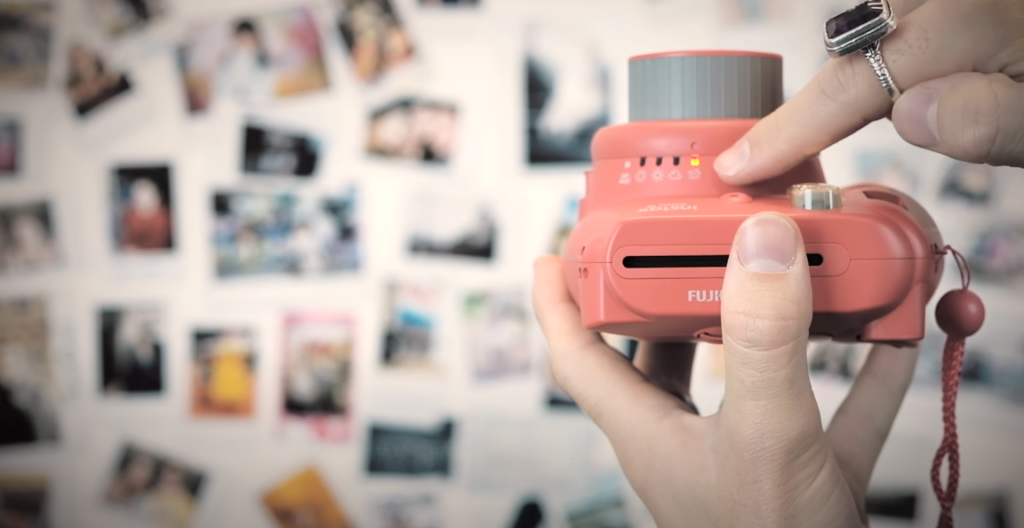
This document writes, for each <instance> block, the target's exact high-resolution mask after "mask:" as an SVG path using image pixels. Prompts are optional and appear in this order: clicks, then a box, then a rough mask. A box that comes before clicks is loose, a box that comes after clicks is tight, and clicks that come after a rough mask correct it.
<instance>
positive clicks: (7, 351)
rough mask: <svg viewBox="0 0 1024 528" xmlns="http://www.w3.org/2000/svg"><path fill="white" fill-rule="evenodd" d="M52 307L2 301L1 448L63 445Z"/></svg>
mask: <svg viewBox="0 0 1024 528" xmlns="http://www.w3.org/2000/svg"><path fill="white" fill-rule="evenodd" d="M46 310H47V307H46V302H45V301H44V300H43V299H40V298H22V299H0V423H3V427H0V448H3V447H5V446H11V445H21V444H33V443H37V442H51V441H54V440H57V437H58V434H57V433H58V431H57V406H56V395H55V391H54V385H55V384H54V379H53V371H54V366H53V356H52V351H51V348H50V339H49V325H48V320H47V312H46Z"/></svg>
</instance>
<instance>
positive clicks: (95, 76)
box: [67, 44, 131, 117]
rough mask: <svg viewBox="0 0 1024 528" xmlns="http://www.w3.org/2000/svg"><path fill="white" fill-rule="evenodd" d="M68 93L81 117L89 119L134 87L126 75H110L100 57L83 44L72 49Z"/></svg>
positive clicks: (111, 73)
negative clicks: (91, 115)
mask: <svg viewBox="0 0 1024 528" xmlns="http://www.w3.org/2000/svg"><path fill="white" fill-rule="evenodd" d="M70 70H71V71H70V74H69V75H68V83H67V90H68V96H69V97H70V98H71V102H72V103H73V104H74V105H75V110H76V111H77V112H78V115H79V117H85V115H86V114H88V113H90V112H92V111H93V110H95V109H96V108H97V107H99V106H100V105H102V104H104V103H106V102H107V101H109V100H110V99H111V98H113V97H116V96H117V95H119V94H121V93H123V92H126V91H128V90H129V89H130V88H131V86H130V85H129V84H128V79H127V78H126V77H125V76H124V75H122V74H117V73H113V72H110V71H107V68H106V66H104V64H103V60H102V59H100V57H99V55H98V54H97V53H95V52H93V51H91V50H89V49H87V48H85V47H84V46H82V45H80V44H75V45H74V46H72V47H71V64H70Z"/></svg>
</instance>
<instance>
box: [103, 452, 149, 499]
mask: <svg viewBox="0 0 1024 528" xmlns="http://www.w3.org/2000/svg"><path fill="white" fill-rule="evenodd" d="M156 469H157V461H156V459H154V458H153V457H151V456H149V455H147V454H144V453H139V452H138V451H135V450H133V449H128V450H126V451H125V453H124V455H123V457H122V459H121V464H120V465H119V467H118V470H117V475H115V476H114V480H113V481H112V482H111V483H110V487H108V488H107V492H106V500H107V502H110V503H113V504H117V505H118V506H122V507H125V508H128V509H138V508H139V505H140V503H141V502H142V499H143V497H144V496H145V494H146V493H147V492H148V490H149V488H150V486H151V483H152V482H153V477H154V474H155V472H156Z"/></svg>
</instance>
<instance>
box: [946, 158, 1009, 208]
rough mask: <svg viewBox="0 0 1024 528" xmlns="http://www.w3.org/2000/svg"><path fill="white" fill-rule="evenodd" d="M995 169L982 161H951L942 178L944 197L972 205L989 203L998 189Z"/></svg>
mask: <svg viewBox="0 0 1024 528" xmlns="http://www.w3.org/2000/svg"><path fill="white" fill-rule="evenodd" d="M995 186H996V177H995V169H994V168H993V167H992V166H991V165H985V164H981V163H965V162H963V161H953V162H952V163H950V165H949V168H948V169H947V170H946V174H945V176H944V177H943V179H942V198H943V199H946V200H949V201H953V202H956V201H959V202H963V203H967V204H970V205H977V206H982V205H987V204H988V203H989V202H991V201H992V195H993V194H994V193H995V191H996V189H995Z"/></svg>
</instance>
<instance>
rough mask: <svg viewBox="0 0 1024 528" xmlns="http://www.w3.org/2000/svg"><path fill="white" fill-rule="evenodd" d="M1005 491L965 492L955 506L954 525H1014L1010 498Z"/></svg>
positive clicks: (1002, 527) (989, 527)
mask: <svg viewBox="0 0 1024 528" xmlns="http://www.w3.org/2000/svg"><path fill="white" fill-rule="evenodd" d="M1007 495H1008V494H1005V493H990V494H984V493H970V492H967V493H964V492H963V491H961V494H960V496H959V497H957V499H956V506H953V525H954V526H970V527H972V528H1008V527H1010V526H1014V521H1013V516H1012V515H1011V514H1010V512H1011V506H1010V498H1009V497H1008V496H1007Z"/></svg>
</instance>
